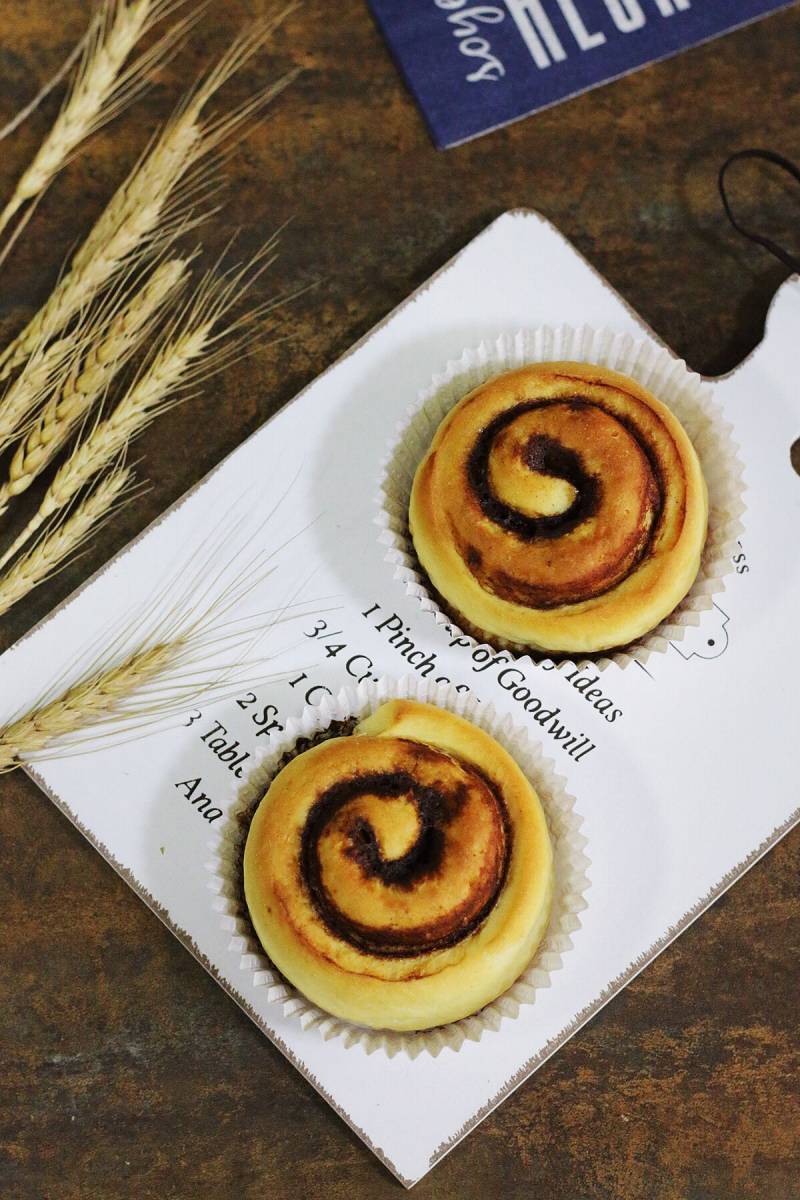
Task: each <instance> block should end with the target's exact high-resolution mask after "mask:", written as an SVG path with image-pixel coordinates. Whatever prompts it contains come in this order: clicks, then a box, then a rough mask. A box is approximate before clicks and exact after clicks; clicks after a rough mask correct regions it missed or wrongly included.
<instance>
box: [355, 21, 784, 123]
mask: <svg viewBox="0 0 800 1200" xmlns="http://www.w3.org/2000/svg"><path fill="white" fill-rule="evenodd" d="M369 2H370V7H371V8H372V11H373V13H374V15H375V18H376V20H377V22H378V25H379V26H380V28H381V30H382V32H383V34H384V36H385V38H386V40H387V42H388V43H389V46H390V47H391V49H392V52H393V53H394V55H395V57H396V59H397V61H398V64H399V66H400V69H401V70H402V72H403V74H404V76H405V78H406V81H407V82H408V85H409V87H410V88H411V91H412V92H413V93H414V96H415V97H416V99H417V102H418V104H419V106H420V108H421V109H422V112H423V114H424V116H425V119H426V121H427V123H428V125H429V127H430V130H431V133H432V134H433V138H434V141H435V142H436V145H437V146H440V147H445V146H454V145H456V144H457V143H458V142H464V141H466V140H467V139H468V138H472V137H476V136H477V135H478V134H480V133H486V132H487V131H488V130H490V129H496V128H497V127H498V126H500V125H506V124H508V122H509V121H514V120H516V119H517V118H519V117H523V116H527V115H528V114H530V113H534V112H537V111H538V110H539V109H541V108H547V107H548V106H549V105H551V104H558V102H559V101H560V100H566V99H568V98H569V97H570V96H575V95H577V94H578V93H579V92H585V91H587V90H588V89H589V88H593V87H597V86H598V84H601V83H606V82H608V81H609V80H611V79H616V78H618V77H619V76H620V75H626V74H627V73H628V72H630V71H635V70H637V68H639V67H643V66H645V65H646V64H647V63H651V62H656V61H657V60H658V59H661V58H667V57H668V56H669V55H672V54H678V53H680V51H681V50H687V49H688V48H689V47H690V46H696V45H697V44H698V43H699V42H704V41H708V39H709V38H713V37H717V36H718V35H719V34H721V33H726V32H728V31H729V30H731V29H736V28H737V27H738V26H740V25H746V24H748V23H749V22H750V21H755V20H757V19H758V18H759V17H763V16H766V15H767V14H768V13H772V12H777V11H778V9H781V8H788V7H789V6H790V4H793V3H795V0H497V2H496V3H482V2H481V0H369Z"/></svg>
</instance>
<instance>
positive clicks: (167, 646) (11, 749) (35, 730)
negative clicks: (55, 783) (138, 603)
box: [0, 639, 184, 772]
mask: <svg viewBox="0 0 800 1200" xmlns="http://www.w3.org/2000/svg"><path fill="white" fill-rule="evenodd" d="M183 644H184V643H183V641H182V640H181V639H177V640H176V641H173V642H167V643H164V644H156V645H155V646H150V647H148V648H146V649H144V650H139V651H137V652H134V653H133V654H131V655H129V656H128V657H127V658H125V659H123V661H122V662H121V663H120V664H119V665H118V666H116V667H113V668H112V669H111V670H108V671H105V672H101V673H98V674H93V675H90V676H89V677H88V678H87V679H83V680H81V681H80V682H79V683H77V684H75V686H74V687H71V688H69V689H68V690H67V691H66V692H64V694H63V695H61V696H59V697H58V698H57V699H55V700H53V701H51V702H50V703H49V704H46V705H44V706H43V707H42V708H39V709H34V711H33V712H30V713H27V714H26V715H25V716H23V717H21V718H20V719H19V720H17V721H15V722H13V724H11V725H7V726H6V727H5V728H4V729H0V772H2V771H8V770H10V769H11V768H13V767H15V766H17V765H18V764H19V761H20V759H22V758H24V757H27V756H29V755H31V754H35V753H36V752H37V751H39V750H42V749H43V748H44V747H45V746H47V745H48V744H49V743H50V742H53V741H54V740H56V739H58V738H62V737H64V736H65V735H67V734H70V733H74V732H75V731H76V730H79V729H83V728H84V727H85V726H86V725H88V724H90V723H92V722H93V721H97V720H98V719H102V718H105V717H107V716H109V715H110V714H113V712H114V711H115V709H116V708H117V706H118V705H119V704H120V702H121V701H124V700H126V699H128V698H129V697H130V695H131V693H132V692H135V691H136V689H137V688H140V687H141V686H142V685H143V684H145V683H148V682H149V681H150V680H152V679H154V678H157V677H158V676H160V675H162V674H163V673H164V672H165V671H168V670H169V668H170V667H171V666H172V665H173V664H174V663H175V661H176V659H177V658H178V656H179V654H180V652H181V650H182V649H183Z"/></svg>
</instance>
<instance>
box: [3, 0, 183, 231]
mask: <svg viewBox="0 0 800 1200" xmlns="http://www.w3.org/2000/svg"><path fill="white" fill-rule="evenodd" d="M164 10H165V6H164V5H163V4H158V3H156V4H154V3H153V0H132V2H131V3H126V2H125V0H105V3H104V4H103V7H102V9H101V10H100V12H99V13H97V15H96V16H95V18H94V20H93V21H92V24H91V26H90V29H89V33H88V35H87V40H86V46H85V49H84V51H83V55H82V58H81V62H80V65H79V67H78V71H77V73H76V76H75V79H74V81H73V84H72V87H71V88H70V90H69V94H68V95H67V98H66V101H65V103H64V104H63V106H62V108H61V112H60V113H59V115H58V116H57V117H56V120H55V122H54V124H53V127H52V129H51V130H50V132H49V133H48V134H47V136H46V137H45V139H44V141H43V142H42V144H41V146H40V147H39V149H38V151H37V153H36V155H35V156H34V159H33V162H31V164H30V165H29V166H28V167H27V169H26V170H25V171H24V172H23V174H22V176H21V178H20V180H19V182H18V183H17V186H16V188H15V189H14V193H13V195H12V196H11V199H10V200H9V201H8V203H7V204H6V206H5V208H4V209H3V210H2V212H0V233H2V232H3V231H4V230H5V229H6V228H7V227H8V225H9V223H10V222H11V221H12V219H13V218H14V217H15V216H16V214H17V213H18V212H19V210H20V209H21V208H22V207H23V205H25V204H26V203H28V202H30V201H31V200H34V199H35V198H36V197H38V196H40V195H41V194H42V192H44V191H45V189H46V188H47V187H48V185H49V184H50V182H51V181H52V179H53V177H54V176H55V175H56V174H57V172H58V171H59V170H60V169H61V167H62V166H63V165H64V164H65V163H66V162H67V161H68V160H69V158H70V156H71V155H72V154H73V153H74V151H75V150H76V148H77V147H78V145H79V144H80V143H81V142H82V141H83V140H84V139H85V138H86V137H88V136H89V134H91V133H94V132H95V131H96V130H97V129H98V128H99V127H100V126H101V125H102V124H103V123H104V122H105V121H107V120H109V119H110V118H111V117H112V116H114V115H116V113H118V112H119V111H120V109H121V107H123V106H124V104H126V103H128V102H129V101H130V100H131V99H133V97H134V96H135V95H137V94H138V93H139V91H140V90H141V84H142V82H143V77H144V75H145V73H146V72H148V71H150V70H151V69H152V68H153V67H154V66H155V65H156V64H157V63H158V61H159V60H160V59H163V57H165V56H166V52H167V50H168V49H169V48H170V47H171V46H172V45H173V44H174V42H175V41H176V39H177V35H178V34H179V33H181V32H182V28H180V29H178V30H177V31H172V32H170V33H169V34H168V35H167V37H166V39H162V41H161V42H160V43H159V44H158V46H157V47H154V48H153V49H151V50H150V51H147V52H146V53H145V54H143V55H142V56H141V57H140V59H139V60H137V62H136V63H134V64H133V66H132V67H131V68H130V69H129V70H127V71H124V72H123V67H124V65H125V62H126V60H127V58H128V56H129V55H130V53H131V51H132V50H133V48H134V46H135V45H136V43H137V42H138V41H139V39H140V37H141V36H142V34H143V33H145V32H146V31H147V29H148V28H150V26H151V25H152V24H153V23H154V21H155V20H156V19H158V18H159V17H160V16H161V15H163V12H164Z"/></svg>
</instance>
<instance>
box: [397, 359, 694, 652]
mask: <svg viewBox="0 0 800 1200" xmlns="http://www.w3.org/2000/svg"><path fill="white" fill-rule="evenodd" d="M707 521H708V495H707V491H706V485H705V481H704V479H703V474H702V471H701V468H700V463H699V460H698V458H697V454H696V452H695V450H694V447H693V446H692V443H691V442H690V440H689V437H688V435H687V434H686V432H685V430H684V429H683V427H682V426H681V424H680V422H679V421H678V419H677V418H676V417H675V415H674V414H673V413H672V412H671V411H670V410H669V409H668V408H667V407H666V406H665V405H664V404H662V403H661V402H660V401H659V400H658V399H656V397H655V396H653V395H651V394H650V393H649V392H648V391H647V390H646V389H645V388H644V387H642V386H641V385H640V384H638V383H637V382H636V381H635V380H633V379H630V378H628V377H627V376H624V375H620V374H618V373H617V372H615V371H609V370H607V369H605V368H603V367H597V366H592V365H587V364H585V363H575V362H554V363H540V364H535V365H531V366H528V367H522V368H520V369H518V370H515V371H510V372H507V373H505V374H503V375H499V376H497V377H495V378H494V379H491V380H489V381H488V382H486V383H484V384H482V385H481V386H479V387H478V388H476V389H475V390H474V391H472V392H471V393H470V394H469V395H467V396H465V397H464V399H463V400H461V401H460V402H459V403H458V404H457V405H456V406H455V408H454V409H453V410H452V411H451V412H450V413H449V414H448V416H447V417H446V418H445V420H444V421H442V423H441V425H440V426H439V428H438V430H437V431H436V434H435V436H434V439H433V442H432V444H431V447H430V450H429V451H428V453H427V455H426V457H425V458H424V460H423V461H422V463H421V464H420V466H419V468H418V469H417V472H416V475H415V478H414V483H413V487H412V491H411V501H410V509H409V527H410V532H411V537H412V539H413V542H414V547H415V550H416V553H417V556H418V558H419V561H420V563H421V565H422V567H423V568H424V570H425V571H426V573H427V575H428V577H429V578H430V580H431V583H432V584H433V586H434V588H435V589H436V591H437V592H438V593H439V595H440V596H441V597H442V599H443V601H444V604H445V606H447V607H448V608H449V609H450V610H451V611H452V614H453V616H454V617H456V618H457V619H458V620H460V621H461V622H462V623H463V624H464V625H465V626H466V627H467V629H468V630H469V631H470V632H472V633H474V634H475V635H476V636H478V637H488V638H490V639H491V638H497V639H500V640H501V641H503V642H505V643H510V644H512V645H517V646H522V647H530V648H532V649H536V650H541V651H544V652H551V653H556V654H559V653H560V654H575V653H593V652H596V651H601V650H608V649H612V648H614V647H620V646H624V645H627V644H628V643H630V642H632V641H635V640H636V639H637V638H639V637H641V636H643V635H644V634H645V633H648V632H649V631H650V630H652V629H654V628H655V627H656V626H657V625H658V624H659V622H661V621H662V620H663V619H664V618H665V617H666V616H668V615H669V613H671V612H672V611H673V609H675V608H676V607H677V605H678V604H680V602H681V600H683V598H684V597H685V596H686V594H687V592H688V591H689V589H690V588H691V586H692V584H693V582H694V580H695V578H696V576H697V572H698V570H699V567H700V558H701V554H702V550H703V546H704V544H705V539H706V529H707Z"/></svg>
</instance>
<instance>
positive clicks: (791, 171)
mask: <svg viewBox="0 0 800 1200" xmlns="http://www.w3.org/2000/svg"><path fill="white" fill-rule="evenodd" d="M745 158H760V159H762V160H763V161H764V162H769V163H773V164H774V165H775V166H777V167H780V168H781V170H783V171H786V173H787V174H788V175H791V177H792V178H793V179H794V180H796V181H797V183H800V167H798V166H797V165H796V164H795V163H793V162H792V161H791V159H788V158H784V156H783V155H782V154H778V153H776V151H774V150H757V149H753V150H737V151H736V153H735V154H731V156H730V157H729V158H727V159H726V160H725V162H724V163H723V164H722V166H721V167H720V169H719V178H718V183H719V194H720V197H721V198H722V205H723V207H724V209H725V213H726V215H727V217H728V220H729V221H730V223H731V225H732V226H733V228H734V229H735V230H736V231H737V233H740V234H741V235H742V237H746V238H748V239H749V240H750V241H751V242H755V243H756V244H757V245H758V246H763V247H764V249H765V250H769V252H770V254H773V255H774V256H775V258H777V259H778V261H779V262H782V263H783V265H784V266H785V267H788V269H789V270H790V271H791V272H792V273H793V274H795V273H800V259H798V258H796V257H795V256H794V255H793V254H791V253H790V252H789V251H788V250H786V249H785V248H784V247H783V246H781V245H780V243H779V242H775V241H773V240H772V238H768V237H765V236H764V235H763V234H760V233H756V232H755V231H754V230H752V229H747V228H746V227H745V226H744V225H742V224H741V223H740V222H739V221H737V219H736V217H735V216H734V215H733V210H732V209H731V205H730V201H729V200H728V195H727V192H726V190H725V176H726V174H727V172H728V168H729V167H730V166H732V165H733V163H735V162H738V161H740V160H741V159H745Z"/></svg>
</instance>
